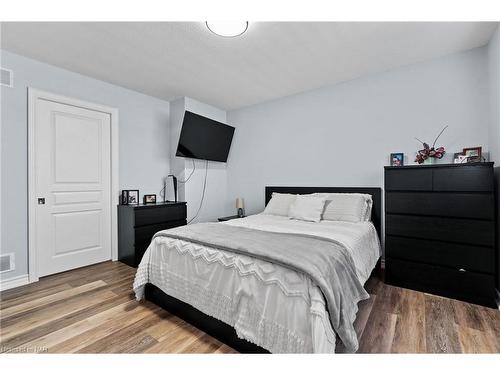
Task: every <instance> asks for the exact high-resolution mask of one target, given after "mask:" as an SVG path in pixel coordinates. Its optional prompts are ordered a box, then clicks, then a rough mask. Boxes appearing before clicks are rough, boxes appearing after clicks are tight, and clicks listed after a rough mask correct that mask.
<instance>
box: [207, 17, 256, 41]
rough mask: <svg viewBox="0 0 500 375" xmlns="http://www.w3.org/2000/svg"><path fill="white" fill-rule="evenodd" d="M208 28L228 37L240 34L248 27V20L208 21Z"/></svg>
mask: <svg viewBox="0 0 500 375" xmlns="http://www.w3.org/2000/svg"><path fill="white" fill-rule="evenodd" d="M205 24H206V25H207V27H208V30H210V31H211V32H213V33H214V34H216V35H219V36H223V37H226V38H233V37H235V36H240V35H241V34H243V33H244V32H245V31H247V29H248V22H247V21H207V22H205Z"/></svg>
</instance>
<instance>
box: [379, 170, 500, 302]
mask: <svg viewBox="0 0 500 375" xmlns="http://www.w3.org/2000/svg"><path fill="white" fill-rule="evenodd" d="M384 186H385V272H386V282H387V283H388V284H392V285H397V286H402V287H406V288H410V289H415V290H419V291H424V292H428V293H432V294H437V295H442V296H446V297H451V298H455V299H460V300H464V301H468V302H472V303H477V304H481V305H485V306H489V307H497V291H496V282H495V279H496V277H497V275H498V272H499V270H498V268H499V266H498V264H497V262H496V259H498V248H497V246H496V243H497V240H498V239H497V238H496V236H497V233H496V230H495V227H496V225H497V217H496V213H495V208H494V205H495V196H494V193H495V189H494V173H493V163H474V164H434V165H425V166H404V167H385V171H384Z"/></svg>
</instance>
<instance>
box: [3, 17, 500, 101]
mask: <svg viewBox="0 0 500 375" xmlns="http://www.w3.org/2000/svg"><path fill="white" fill-rule="evenodd" d="M496 26H497V24H496V23H482V22H469V23H466V22H464V23H449V22H442V23H441V22H440V23H429V22H424V23H356V22H352V23H338V22H318V23H312V22H287V23H284V22H256V23H254V22H250V25H249V28H248V30H247V32H246V33H245V34H243V35H242V36H240V37H237V38H222V37H218V36H216V35H214V34H212V33H211V32H209V31H208V30H207V28H206V26H205V24H204V23H202V22H199V23H198V22H161V23H146V22H133V23H126V22H120V23H111V22H105V23H95V22H92V23H53V22H48V23H32V22H31V23H2V29H1V38H2V39H1V47H2V48H4V49H6V50H9V51H11V52H14V53H17V54H20V55H24V56H27V57H31V58H34V59H37V60H40V61H44V62H47V63H49V64H52V65H56V66H59V67H62V68H65V69H68V70H71V71H75V72H78V73H81V74H85V75H88V76H91V77H94V78H97V79H100V80H103V81H107V82H110V83H113V84H116V85H120V86H123V87H127V88H129V89H132V90H136V91H139V92H142V93H145V94H148V95H152V96H155V97H158V98H162V99H165V100H171V99H173V98H177V97H180V96H189V97H192V98H194V99H197V100H200V101H203V102H205V103H209V104H212V105H214V106H217V107H220V108H222V109H235V108H240V107H244V106H248V105H252V104H256V103H259V102H263V101H267V100H271V99H275V98H279V97H283V96H287V95H291V94H294V93H298V92H302V91H306V90H310V89H314V88H317V87H321V86H325V85H331V84H335V83H338V82H342V81H346V80H350V79H353V78H356V77H360V76H363V75H366V74H371V73H375V72H381V71H385V70H388V69H392V68H395V67H399V66H403V65H408V64H412V63H415V62H419V61H423V60H428V59H432V58H435V57H439V56H443V55H447V54H451V53H454V52H459V51H464V50H467V49H471V48H474V47H479V46H483V45H485V44H487V43H488V41H489V39H490V37H491V35H492V33H493V31H494V29H495V28H496Z"/></svg>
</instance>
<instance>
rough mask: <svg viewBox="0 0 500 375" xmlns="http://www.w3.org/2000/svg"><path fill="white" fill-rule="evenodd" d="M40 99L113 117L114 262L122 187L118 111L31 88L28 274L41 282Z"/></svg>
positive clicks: (29, 117)
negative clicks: (38, 206) (37, 180)
mask: <svg viewBox="0 0 500 375" xmlns="http://www.w3.org/2000/svg"><path fill="white" fill-rule="evenodd" d="M38 99H43V100H48V101H52V102H56V103H61V104H67V105H71V106H74V107H80V108H84V109H89V110H92V111H97V112H103V113H107V114H109V115H110V118H111V124H110V125H111V176H110V177H111V184H110V189H111V191H110V194H111V199H110V204H111V207H110V208H111V260H113V261H115V260H118V219H117V212H116V206H117V205H118V197H119V195H120V191H119V187H118V108H113V107H108V106H104V105H101V104H96V103H90V102H86V101H83V100H79V99H75V98H70V97H67V96H63V95H58V94H53V93H51V92H47V91H42V90H38V89H35V88H32V87H28V273H29V282H30V283H33V282H36V281H38V279H39V277H38V252H37V248H36V225H37V223H36V215H35V211H36V202H35V201H36V189H35V187H36V185H35V176H36V169H35V168H36V153H35V147H36V144H35V142H36V138H35V115H36V113H35V112H36V102H37V100H38Z"/></svg>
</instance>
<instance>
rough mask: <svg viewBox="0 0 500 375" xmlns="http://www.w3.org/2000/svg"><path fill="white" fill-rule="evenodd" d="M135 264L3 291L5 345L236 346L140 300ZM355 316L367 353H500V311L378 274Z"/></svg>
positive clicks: (66, 349)
mask: <svg viewBox="0 0 500 375" xmlns="http://www.w3.org/2000/svg"><path fill="white" fill-rule="evenodd" d="M134 274H135V269H133V268H130V267H128V266H126V265H124V264H122V263H120V262H105V263H100V264H97V265H93V266H89V267H85V268H80V269H77V270H73V271H68V272H65V273H61V274H57V275H53V276H48V277H44V278H42V279H40V281H39V282H37V283H34V284H30V285H26V286H23V287H19V288H16V289H11V290H8V291H5V292H2V293H1V305H0V329H1V331H0V351H1V352H22V353H26V352H28V353H32V352H39V353H40V352H41V353H44V352H48V353H234V352H235V351H234V350H233V349H231V348H229V347H228V346H226V345H224V344H222V343H221V342H219V341H217V340H216V339H214V338H212V337H210V336H209V335H207V334H205V333H203V332H202V331H200V330H198V329H196V328H195V327H193V326H191V325H190V324H188V323H186V322H184V321H182V320H181V319H179V318H177V317H175V316H174V315H171V314H169V313H168V312H165V311H164V310H162V309H160V308H159V307H156V306H155V305H154V304H152V303H150V302H137V301H135V299H134V296H133V293H132V290H131V287H132V282H133V278H134ZM366 289H367V290H368V292H369V293H370V295H371V298H370V299H369V300H366V301H363V302H362V303H360V310H359V313H358V317H357V320H356V323H355V326H356V331H357V333H358V337H359V338H360V340H359V341H360V349H359V352H360V353H390V352H395V353H500V311H498V310H495V309H490V308H486V307H482V306H478V305H472V304H469V303H465V302H460V301H455V300H451V299H447V298H441V297H437V296H432V295H428V294H424V293H420V292H415V291H412V290H408V289H402V288H396V287H392V286H389V285H386V284H384V283H382V282H381V281H380V280H378V279H377V278H375V277H372V278H371V279H370V280H369V281H368V282H367V285H366Z"/></svg>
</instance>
